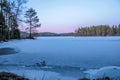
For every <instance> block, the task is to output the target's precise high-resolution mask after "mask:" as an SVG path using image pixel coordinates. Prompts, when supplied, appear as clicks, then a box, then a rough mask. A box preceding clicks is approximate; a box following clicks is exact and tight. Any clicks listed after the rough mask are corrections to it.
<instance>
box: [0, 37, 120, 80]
mask: <svg viewBox="0 0 120 80" xmlns="http://www.w3.org/2000/svg"><path fill="white" fill-rule="evenodd" d="M0 47H1V48H3V47H10V48H14V49H15V50H16V51H17V52H18V53H16V54H11V55H2V56H0V64H1V65H2V66H0V69H1V70H6V68H7V70H8V69H9V70H10V71H11V70H12V69H13V68H14V69H15V68H16V69H24V70H37V71H38V70H42V71H48V72H49V71H50V72H55V73H58V74H60V75H61V76H68V77H69V76H71V77H75V78H78V77H83V76H86V75H87V74H86V73H84V71H87V70H89V69H100V68H103V67H107V66H117V67H119V66H120V37H39V38H37V39H36V40H14V41H9V42H5V43H0ZM43 60H45V61H46V62H47V65H48V66H47V67H45V68H39V67H35V66H30V67H25V66H26V65H27V66H29V65H35V64H36V63H39V62H40V61H43ZM23 66H24V67H23ZM118 77H120V76H118ZM71 80H73V79H71Z"/></svg>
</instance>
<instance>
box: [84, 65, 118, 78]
mask: <svg viewBox="0 0 120 80" xmlns="http://www.w3.org/2000/svg"><path fill="white" fill-rule="evenodd" d="M85 73H88V74H89V75H90V76H89V77H90V78H102V77H105V76H108V77H111V78H114V79H118V78H120V67H117V66H108V67H103V68H100V69H95V70H88V71H85Z"/></svg>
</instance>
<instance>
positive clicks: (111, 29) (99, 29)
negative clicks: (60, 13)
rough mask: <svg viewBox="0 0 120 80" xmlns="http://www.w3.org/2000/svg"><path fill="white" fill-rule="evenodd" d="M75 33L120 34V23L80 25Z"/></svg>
mask: <svg viewBox="0 0 120 80" xmlns="http://www.w3.org/2000/svg"><path fill="white" fill-rule="evenodd" d="M75 34H76V36H120V24H119V25H113V26H109V25H97V26H89V27H80V28H78V29H77V30H76V31H75Z"/></svg>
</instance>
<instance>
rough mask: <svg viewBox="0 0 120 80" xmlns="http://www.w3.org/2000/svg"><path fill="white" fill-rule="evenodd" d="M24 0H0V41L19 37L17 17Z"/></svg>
mask: <svg viewBox="0 0 120 80" xmlns="http://www.w3.org/2000/svg"><path fill="white" fill-rule="evenodd" d="M24 3H25V0H0V41H6V40H9V39H19V38H20V30H19V28H18V26H19V24H18V23H19V20H20V19H19V17H20V15H21V12H22V8H23V4H24Z"/></svg>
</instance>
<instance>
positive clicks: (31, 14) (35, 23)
mask: <svg viewBox="0 0 120 80" xmlns="http://www.w3.org/2000/svg"><path fill="white" fill-rule="evenodd" d="M25 18H26V21H25V22H26V23H27V24H28V25H29V33H30V34H29V38H30V39H31V38H33V36H32V29H33V28H36V27H40V24H39V18H38V16H37V13H36V12H35V10H34V9H33V8H30V9H28V10H27V11H26V14H25Z"/></svg>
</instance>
